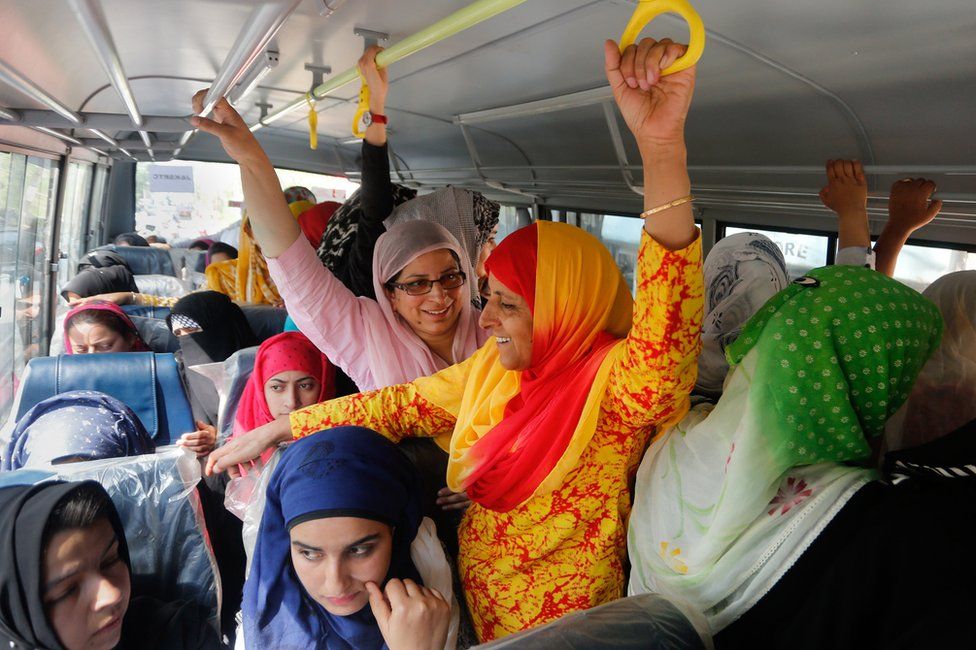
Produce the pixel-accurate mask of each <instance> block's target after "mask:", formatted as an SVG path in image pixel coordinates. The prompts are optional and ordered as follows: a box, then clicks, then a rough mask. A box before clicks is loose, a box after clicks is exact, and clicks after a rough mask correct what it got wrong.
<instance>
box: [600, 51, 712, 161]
mask: <svg viewBox="0 0 976 650" xmlns="http://www.w3.org/2000/svg"><path fill="white" fill-rule="evenodd" d="M603 49H604V58H605V63H606V74H607V81H609V82H610V87H611V88H612V89H613V96H614V99H615V100H616V101H617V106H618V107H619V108H620V112H621V114H623V116H624V121H625V122H626V123H627V127H628V128H630V130H631V132H632V133H633V134H634V137H635V138H636V139H637V144H638V146H639V147H640V148H641V151H644V149H645V147H649V146H671V145H680V146H684V128H685V119H686V118H687V116H688V108H689V107H690V106H691V97H692V95H693V94H694V91H695V66H692V67H690V68H688V69H686V70H682V71H681V72H676V73H675V74H672V75H668V76H666V77H662V76H661V71H662V70H664V69H665V68H667V67H668V66H670V65H671V64H672V63H674V62H675V61H677V60H678V58H680V57H681V55H683V54H684V53H685V51H687V49H688V46H687V45H682V44H680V43H674V42H672V41H671V39H668V38H665V39H663V40H661V41H655V40H654V39H653V38H645V39H643V40H641V42H640V43H639V44H637V45H630V46H628V47H627V48H626V49H625V50H624V51H623V53H621V52H620V47H619V46H618V45H617V43H616V42H614V41H612V40H611V41H607V42H606V43H604V45H603Z"/></svg>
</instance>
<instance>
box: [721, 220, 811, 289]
mask: <svg viewBox="0 0 976 650" xmlns="http://www.w3.org/2000/svg"><path fill="white" fill-rule="evenodd" d="M740 232H755V233H759V234H760V235H766V236H767V237H769V238H770V239H772V240H773V242H775V243H776V245H777V246H779V249H780V250H781V251H782V252H783V257H784V258H786V270H787V272H788V273H789V275H790V277H791V278H796V277H799V276H801V275H803V274H804V273H806V272H807V271H809V270H811V269H816V268H819V267H821V266H826V265H827V249H828V248H829V247H830V237H829V236H827V235H808V234H802V233H794V232H785V231H779V230H760V229H759V228H740V227H736V226H725V234H724V235H723V236H725V237H728V236H729V235H735V234H736V233H740Z"/></svg>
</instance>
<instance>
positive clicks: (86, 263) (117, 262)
mask: <svg viewBox="0 0 976 650" xmlns="http://www.w3.org/2000/svg"><path fill="white" fill-rule="evenodd" d="M110 266H124V267H126V268H128V267H129V264H128V263H127V262H126V261H125V259H124V258H123V257H122V256H121V255H119V254H118V253H114V252H112V251H106V250H94V251H91V252H90V253H85V256H84V257H82V258H81V261H80V262H78V270H79V271H83V270H85V269H90V268H96V269H103V268H108V267H110ZM130 270H131V269H130Z"/></svg>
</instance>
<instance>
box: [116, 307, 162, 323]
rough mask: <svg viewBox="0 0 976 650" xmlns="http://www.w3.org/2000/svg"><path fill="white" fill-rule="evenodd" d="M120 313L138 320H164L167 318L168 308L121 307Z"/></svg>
mask: <svg viewBox="0 0 976 650" xmlns="http://www.w3.org/2000/svg"><path fill="white" fill-rule="evenodd" d="M122 311H124V312H125V313H127V314H128V315H129V316H130V317H132V316H136V317H138V318H157V319H159V320H166V317H167V316H169V307H153V306H152V305H122Z"/></svg>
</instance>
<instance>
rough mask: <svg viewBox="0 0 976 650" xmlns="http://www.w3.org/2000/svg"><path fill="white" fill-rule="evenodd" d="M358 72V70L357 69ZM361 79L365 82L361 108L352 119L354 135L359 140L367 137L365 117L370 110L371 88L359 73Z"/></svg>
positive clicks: (361, 89) (360, 90) (360, 102)
mask: <svg viewBox="0 0 976 650" xmlns="http://www.w3.org/2000/svg"><path fill="white" fill-rule="evenodd" d="M357 72H359V71H358V69H357ZM359 78H360V79H361V80H362V82H363V87H362V88H360V89H359V106H358V107H356V114H355V115H354V116H353V118H352V134H353V135H354V136H355V137H357V138H365V137H366V129H364V128H363V116H364V115H365V114H366V111H368V110H369V86H368V85H367V84H366V78H365V77H363V73H362V72H359Z"/></svg>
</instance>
